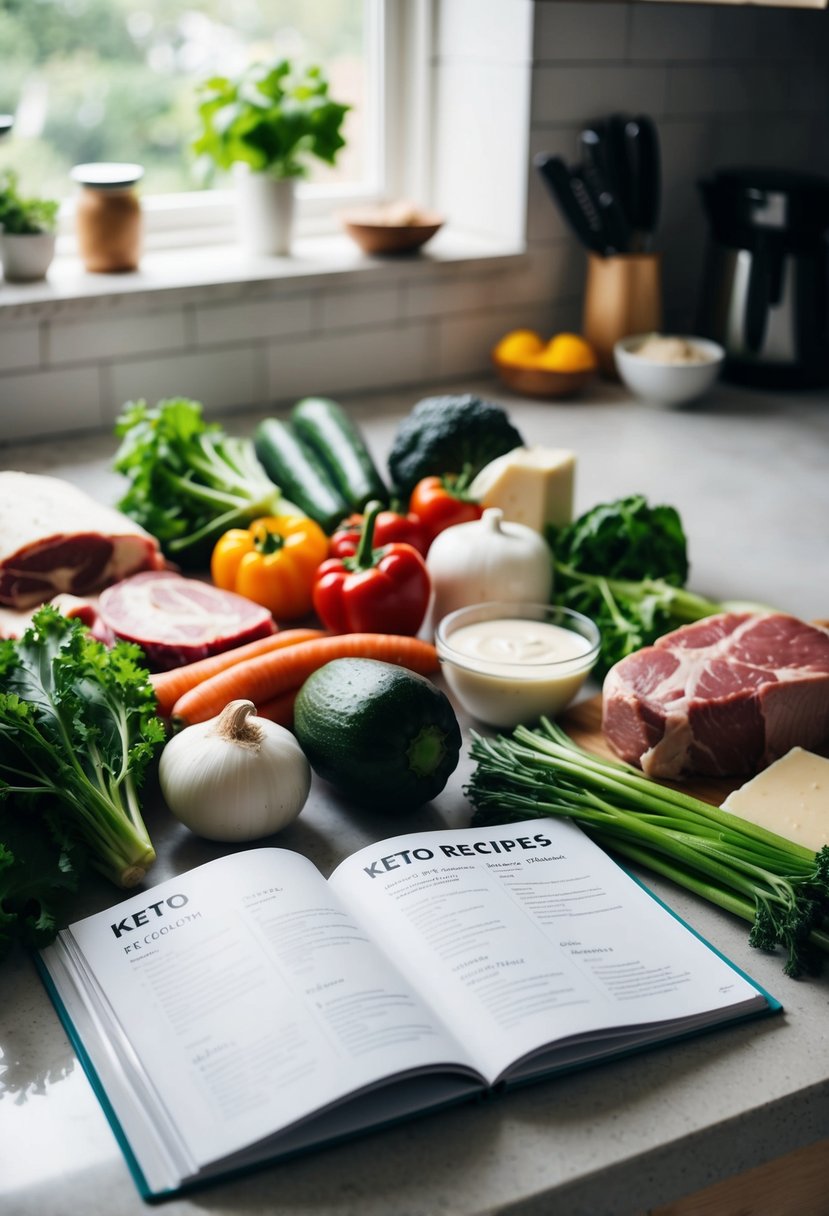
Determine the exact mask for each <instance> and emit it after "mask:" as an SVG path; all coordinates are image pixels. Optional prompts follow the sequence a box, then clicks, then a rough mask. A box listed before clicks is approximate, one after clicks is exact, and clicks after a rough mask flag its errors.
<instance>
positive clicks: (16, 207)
mask: <svg viewBox="0 0 829 1216" xmlns="http://www.w3.org/2000/svg"><path fill="white" fill-rule="evenodd" d="M58 206H59V204H58V203H57V202H55V201H54V200H52V199H45V198H24V197H23V196H22V195H21V194H20V192H19V189H18V176H17V174H16V173H15V171H14V170H13V169H5V170H4V171H3V172H2V173H0V261H2V263H3V274H4V275H5V277H6V279H7V280H8V281H9V282H11V283H26V282H30V281H32V280H34V279H43V278H45V277H46V271H47V270H48V269H49V266H50V265H51V262H52V258H53V257H54V256H55V226H56V223H57V216H58Z"/></svg>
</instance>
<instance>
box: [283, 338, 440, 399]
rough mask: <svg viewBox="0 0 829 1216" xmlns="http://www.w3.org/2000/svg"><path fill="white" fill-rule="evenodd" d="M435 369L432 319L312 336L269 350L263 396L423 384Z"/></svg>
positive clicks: (298, 394) (336, 392)
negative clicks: (265, 391) (264, 393)
mask: <svg viewBox="0 0 829 1216" xmlns="http://www.w3.org/2000/svg"><path fill="white" fill-rule="evenodd" d="M434 372H435V330H434V327H433V325H432V323H431V322H422V321H416V322H410V323H406V324H401V325H395V326H391V325H390V326H383V327H380V326H372V327H371V328H370V329H366V330H362V331H360V330H354V331H352V332H349V333H342V334H336V333H328V334H313V335H310V336H307V337H305V338H302V339H298V340H296V341H293V342H273V343H270V344H269V346H268V348H267V394H266V395H267V397H268V399H270V400H277V401H284V400H288V399H291V398H296V397H305V396H312V395H314V394H331V395H336V394H338V393H348V392H353V391H356V390H358V389H373V388H383V387H385V386H386V385H401V384H415V383H418V382H421V383H422V382H424V381H426V380H428V379H430V377H432V376H433V375H434Z"/></svg>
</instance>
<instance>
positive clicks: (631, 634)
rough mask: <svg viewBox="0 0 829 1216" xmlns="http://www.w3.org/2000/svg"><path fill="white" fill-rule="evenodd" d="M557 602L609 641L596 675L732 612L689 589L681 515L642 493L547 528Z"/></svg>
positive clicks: (604, 645) (604, 642) (748, 607)
mask: <svg viewBox="0 0 829 1216" xmlns="http://www.w3.org/2000/svg"><path fill="white" fill-rule="evenodd" d="M546 535H547V540H548V542H549V544H550V546H551V548H552V551H553V568H554V573H555V590H554V592H553V598H554V601H555V602H556V603H557V604H561V605H562V606H564V607H567V608H574V609H575V610H576V611H577V612H583V613H584V614H585V615H586V616H589V617H592V619H593V620H594V621H595V622H596V624H597V625H598V626H599V629H600V631H601V635H602V642H601V650H600V652H599V660H598V663H597V665H596V671H595V674H596V676H597V677H598V678H599V679H601V678H603V677H604V676H605V675H606V674H607V672H608V671H609V669H610V668H611V667H612V666H613V664H614V663H617V662H618V661H619V659H623V658H625V656H626V655H629V654H632V653H633V652H634V651H636V650H640V649H641V648H642V647H643V646H649V645H651V644H652V643H653V642H655V641H656V639H657V638H658V637H661V636H662V635H663V634H665V633H668V632H670V631H671V630H672V629H676V628H678V626H680V625H686V624H688V623H689V622H691V621H697V620H700V619H701V618H702V617H706V616H713V615H714V614H715V613H717V612H725V611H727V610H728V609H729V608H738V607H739V608H740V609H743V610H752V609H753V610H757V609H760V608H761V607H762V606H761V605H755V604H740V605H735V604H729V603H728V602H725V601H723V602H717V601H715V600H710V599H706V598H705V597H703V596H700V595H695V594H694V593H693V592H691V591H688V590H687V589H686V588H685V582H686V579H687V577H688V553H687V542H686V537H685V532H684V530H683V527H682V522H681V520H680V517H679V515H678V513H677V511H676V510H675V509H674V508H673V507H670V506H653V507H652V506H650V505H649V504H648V502H647V501H646V499H645V498H644V497H643V495H641V494H632V495H629V496H628V497H627V498H620V499H617V500H616V501H615V502H609V503H602V504H600V505H598V506H596V507H593V508H591V510H589V511H586V512H585V513H584V514H583V515H581V516H580V517H579V518H578V519H576V520H574V522H573V523H571V524H567V525H566V526H565V527H563V528H555V527H553V526H551V525H549V526H548V528H547V533H546Z"/></svg>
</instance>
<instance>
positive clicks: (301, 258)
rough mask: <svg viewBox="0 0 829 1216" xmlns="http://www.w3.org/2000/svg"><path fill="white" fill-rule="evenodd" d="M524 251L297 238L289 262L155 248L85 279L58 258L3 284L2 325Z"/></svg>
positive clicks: (373, 277) (456, 240)
mask: <svg viewBox="0 0 829 1216" xmlns="http://www.w3.org/2000/svg"><path fill="white" fill-rule="evenodd" d="M522 256H525V252H524V250H523V249H521V248H516V247H515V246H510V245H507V244H506V243H504V242H495V241H493V240H491V239H490V240H487V239H484V238H481V237H477V236H474V235H471V234H467V233H463V232H459V231H453V230H444V231H443V232H441V233H439V234H438V235H437V236H436V237H435V238H434V240H432V241H430V242H429V245H428V246H427V247H426V248H425V249H424V250H423V251H422V252H421V253H419V254H417V255H415V256H406V257H396V258H380V257H368V256H366V255H365V254H363V253H362V252H361V251H360V250H359V249H357V247H356V246H355V245H354V244H353V243H352V242H351V241H350V240H349V239H348V238H347V237H344V236H340V235H337V236H324V237H310V238H305V239H299V240H297V241H296V242H295V245H294V252H293V253H292V255H291V256H290V257H281V258H280V257H261V258H253V257H249V256H247V255H245V254H244V253H242V252H241V251H240V249H239V248H238V247H237V246H235V245H211V246H209V247H204V248H176V249H154V250H150V251H148V252H146V253H145V254H144V256H143V258H142V260H141V266H140V268H139V269H138V270H137V271H134V272H131V273H127V274H90V273H88V272H87V271H86V270H84V268H83V266H82V264H81V262H80V261H79V259H78V258H77V257H76V256H73V255H72V254H70V253H60V254H59V256H58V257H57V258H56V259H55V261H54V262H53V263H52V266H51V267H50V269H49V274H48V277H47V278H46V279H45V280H43V281H40V282H36V283H3V284H2V285H1V286H0V316H1V317H3V318H4V319H6V320H13V319H16V318H20V319H24V318H25V319H29V320H33V319H39V320H48V319H50V318H51V317H53V316H57V315H59V316H60V318H61V319H62V320H66V319H68V318H69V317H70V316H71V315H72V313H73V312H75V311H76V310H77V312H78V313H80V314H82V315H83V316H84V317H88V316H89V314H90V311H96V310H97V309H98V308H100V309H101V310H102V311H103V310H106V309H108V308H109V307H110V306H111V305H112V304H114V303H118V304H121V303H123V304H130V305H135V306H138V307H140V306H141V305H142V304H150V305H155V304H159V305H162V304H165V305H166V304H171V305H172V304H186V303H191V302H198V301H202V300H204V299H205V297H207V296H209V298H210V300H211V302H214V301H215V302H220V301H223V300H233V299H237V298H239V297H240V296H242V295H244V296H246V297H250V296H256V295H268V296H273V295H282V294H291V293H292V292H296V291H307V290H309V289H313V288H314V287H315V286H334V285H335V284H336V286H338V287H343V288H344V287H347V286H349V285H352V284H353V285H355V286H356V285H360V286H366V287H368V286H371V285H372V284H373V283H383V282H387V281H389V280H390V279H393V280H395V281H401V280H411V281H416V280H418V279H420V278H422V277H424V276H426V277H433V276H434V275H435V274H440V273H441V272H442V271H443V270H444V268H446V269H448V268H450V267H456V268H459V269H462V268H463V267H469V268H470V269H475V270H480V271H486V270H488V269H493V270H494V269H506V268H507V266H508V265H518V264H520V262H521V260H522Z"/></svg>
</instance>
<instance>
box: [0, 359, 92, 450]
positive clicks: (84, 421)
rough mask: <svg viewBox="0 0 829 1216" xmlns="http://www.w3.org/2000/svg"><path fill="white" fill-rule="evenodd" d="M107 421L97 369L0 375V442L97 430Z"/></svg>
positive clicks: (66, 369) (68, 369)
mask: <svg viewBox="0 0 829 1216" xmlns="http://www.w3.org/2000/svg"><path fill="white" fill-rule="evenodd" d="M104 421H105V419H104V417H103V415H102V411H101V393H100V382H99V375H98V369H97V368H96V367H75V368H63V369H61V370H59V371H37V372H26V373H25V374H22V375H7V376H0V443H13V442H16V441H17V440H20V439H31V438H35V437H37V436H39V435H52V434H61V433H63V432H69V431H85V430H94V429H96V428H99V427H100V426H101V425H102V424H103V423H104Z"/></svg>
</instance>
